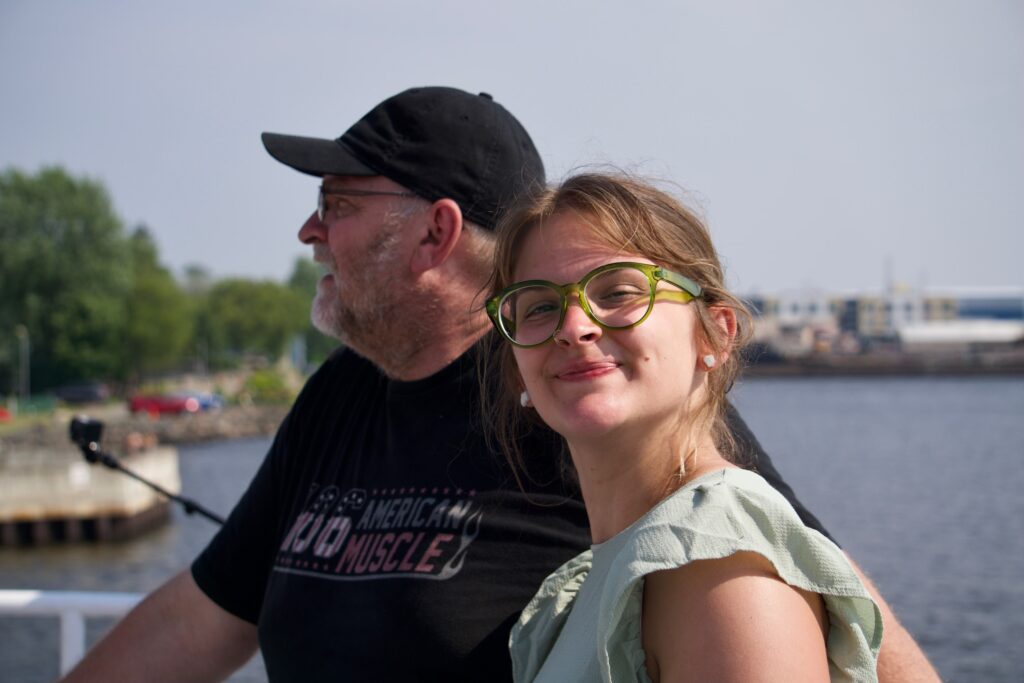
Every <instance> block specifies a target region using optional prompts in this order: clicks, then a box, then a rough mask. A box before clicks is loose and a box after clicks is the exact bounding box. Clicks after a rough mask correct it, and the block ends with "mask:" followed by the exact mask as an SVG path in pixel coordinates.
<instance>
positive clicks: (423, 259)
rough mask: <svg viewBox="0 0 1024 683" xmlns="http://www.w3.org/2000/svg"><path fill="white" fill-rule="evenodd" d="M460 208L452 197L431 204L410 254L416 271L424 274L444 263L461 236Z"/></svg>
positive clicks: (413, 270) (413, 268) (412, 266)
mask: <svg viewBox="0 0 1024 683" xmlns="http://www.w3.org/2000/svg"><path fill="white" fill-rule="evenodd" d="M462 229H463V222H462V209H460V208H459V205H458V204H456V203H455V201H453V200H451V199H438V200H437V201H436V202H434V203H433V204H431V205H430V208H429V209H428V214H427V220H426V222H425V224H423V223H421V224H420V230H421V234H420V236H419V241H418V242H417V244H416V247H415V249H414V250H413V254H412V262H411V264H410V265H411V268H412V272H413V273H415V274H417V275H418V274H420V273H425V272H427V271H428V270H431V269H433V268H437V267H438V266H440V265H441V264H443V263H444V262H445V261H446V260H447V259H448V257H449V256H450V255H451V253H452V250H454V249H455V245H456V244H458V242H459V238H460V237H461V236H462Z"/></svg>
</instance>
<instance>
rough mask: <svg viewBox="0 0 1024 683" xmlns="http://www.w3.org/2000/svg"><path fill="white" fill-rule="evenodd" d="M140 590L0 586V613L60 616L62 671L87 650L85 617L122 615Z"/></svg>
mask: <svg viewBox="0 0 1024 683" xmlns="http://www.w3.org/2000/svg"><path fill="white" fill-rule="evenodd" d="M141 599H142V595H140V594H138V593H94V592H84V591H36V590H0V614H13V615H15V616H56V617H60V672H61V674H62V675H63V674H65V673H67V672H68V671H70V670H71V667H73V666H74V665H75V663H76V662H78V660H79V659H81V658H82V655H84V654H85V619H86V617H119V616H121V615H122V614H124V613H125V612H127V611H128V610H130V609H131V608H132V607H134V606H135V604H136V603H138V602H139V600H141Z"/></svg>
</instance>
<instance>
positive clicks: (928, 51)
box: [0, 0, 1024, 293]
mask: <svg viewBox="0 0 1024 683" xmlns="http://www.w3.org/2000/svg"><path fill="white" fill-rule="evenodd" d="M415 85H452V86H456V87H461V88H464V89H466V90H470V91H486V92H489V93H492V94H493V95H494V97H495V99H497V100H498V101H499V102H501V103H502V104H504V105H505V106H506V107H508V108H509V109H510V110H511V111H512V112H513V113H514V114H516V115H517V116H518V117H519V119H520V120H521V121H522V122H523V124H524V125H525V126H526V128H527V130H529V131H530V132H531V134H532V135H533V138H534V140H535V141H536V143H537V146H538V147H539V149H540V150H541V153H542V155H543V157H544V161H545V163H546V165H547V167H548V172H549V176H550V177H551V178H558V177H561V176H562V175H563V174H564V173H566V172H567V171H568V170H570V169H572V168H573V167H577V166H580V165H585V164H593V163H612V164H615V165H618V166H623V167H626V168H629V169H631V170H636V171H640V172H642V173H645V174H648V175H654V176H658V177H660V178H665V179H669V180H672V181H674V182H676V183H678V184H680V185H682V186H683V187H685V188H686V189H687V190H688V192H689V193H690V195H689V196H690V199H691V200H692V201H693V202H695V203H696V204H697V205H698V206H699V208H700V209H701V210H702V211H703V212H704V214H705V215H706V216H707V218H708V220H709V222H710V225H711V228H712V232H713V234H714V236H715V238H716V242H717V245H718V247H719V249H720V251H721V252H722V254H723V256H724V258H725V261H726V263H727V268H728V271H729V277H730V281H731V283H732V285H733V286H734V287H736V288H737V289H740V290H741V291H744V292H751V291H760V292H765V293H769V292H778V291H781V290H788V289H794V288H803V287H813V288H820V289H825V290H830V291H837V290H844V289H851V288H860V289H867V288H878V287H880V286H881V284H882V282H883V274H884V272H885V263H886V261H887V260H888V261H889V263H890V264H891V272H892V273H893V275H894V277H895V278H896V279H897V280H899V281H904V282H906V283H909V284H911V285H920V284H927V285H930V286H946V285H951V286H973V285H982V286H992V285H996V286H998V285H1010V286H1021V285H1024V275H1022V273H1024V268H1022V266H1021V259H1022V255H1024V5H1022V4H1021V3H1020V2H1018V1H1017V0H1002V1H997V0H970V1H968V0H958V1H949V0H927V1H925V0H916V1H908V2H900V1H899V0H895V1H882V0H878V1H875V2H844V3H838V2H829V1H826V2H822V1H821V0H814V1H811V0H808V1H792V2H770V1H767V2H755V1H753V0H751V1H750V2H732V1H725V2H722V1H716V2H710V1H709V2H693V1H678V0H677V1H675V2H667V1H666V2H644V1H642V0H641V1H638V2H634V3H630V6H629V7H628V8H627V7H626V4H625V3H621V2H614V3H612V2H600V1H597V0H588V1H579V2H554V1H551V0H549V1H546V2H539V1H534V0H520V1H518V2H512V3H489V2H479V1H473V2H471V1H468V0H460V1H445V0H433V1H431V2H422V1H413V0H409V1H400V2H373V1H372V0H364V1H362V2H327V1H326V0H291V1H289V2H280V3H269V2H256V1H248V2H226V1H225V2H217V1H214V2H211V1H209V0H202V1H193V0H178V1H176V2H174V3H141V2H127V1H126V2H116V1H95V2H77V1H72V0H54V1H50V2H32V1H30V0H0V97H2V103H3V105H2V109H0V167H7V166H10V165H13V166H16V167H18V168H21V169H23V170H26V171H31V172H35V171H36V170H38V169H39V168H40V167H42V166H44V165H49V164H59V165H61V166H64V167H65V168H67V169H68V170H70V171H71V172H72V173H74V174H77V175H87V176H90V177H93V178H96V179H99V180H101V181H103V182H104V183H105V184H106V186H107V188H108V189H109V190H110V192H111V195H112V197H113V201H114V205H115V208H116V210H117V212H118V213H119V214H120V216H121V217H122V218H123V219H124V220H125V222H126V225H127V226H129V227H131V226H133V225H135V224H137V223H145V224H147V225H148V226H149V227H150V229H151V230H152V232H153V234H154V236H155V237H156V240H157V242H158V244H159V246H160V250H161V256H162V258H163V259H164V261H165V262H166V263H167V264H168V265H169V266H171V267H173V268H174V269H175V270H180V268H181V267H182V266H184V265H185V264H189V263H200V264H203V265H205V266H207V267H208V268H209V269H210V270H211V271H212V272H213V273H214V274H215V275H217V276H225V275H245V276H252V277H273V278H284V277H286V276H287V274H288V273H289V272H290V270H291V267H292V262H293V260H294V258H295V257H296V256H297V255H300V254H304V253H308V249H307V248H304V247H303V246H302V245H300V244H299V242H298V241H297V239H296V237H295V235H296V232H297V230H298V228H299V225H300V224H301V223H302V222H303V220H304V219H305V218H306V216H308V214H309V212H310V211H311V210H312V208H313V206H314V200H315V192H316V189H315V188H316V185H317V181H316V180H315V179H313V178H310V177H308V176H304V175H301V174H299V173H297V172H295V171H292V170H290V169H289V168H287V167H285V166H282V165H280V164H278V163H276V162H275V161H273V160H272V159H271V158H270V157H269V156H268V155H267V154H266V152H265V151H264V150H263V147H262V145H261V144H260V140H259V134H260V132H261V131H264V130H269V131H275V132H284V133H295V134H301V135H314V136H323V137H336V136H338V135H339V134H340V133H342V132H343V131H344V130H345V129H346V128H347V127H348V126H349V125H350V124H351V123H353V122H354V121H355V120H356V119H357V118H359V117H360V116H361V115H362V114H363V113H365V112H366V111H367V110H368V109H369V108H370V107H372V106H373V105H374V104H376V103H377V102H378V101H380V100H381V99H383V98H385V97H387V96H388V95H391V94H394V93H396V92H398V91H400V90H403V89H405V88H407V87H410V86H415ZM0 248H2V245H0Z"/></svg>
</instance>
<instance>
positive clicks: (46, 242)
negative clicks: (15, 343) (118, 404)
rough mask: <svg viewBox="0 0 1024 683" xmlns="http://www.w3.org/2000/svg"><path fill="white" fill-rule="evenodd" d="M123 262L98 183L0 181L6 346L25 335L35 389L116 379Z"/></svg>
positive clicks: (0, 311)
mask: <svg viewBox="0 0 1024 683" xmlns="http://www.w3.org/2000/svg"><path fill="white" fill-rule="evenodd" d="M127 256H128V245H127V242H126V240H125V238H124V234H123V227H122V225H121V221H120V220H119V219H118V217H117V216H116V215H115V214H114V211H113V208H112V206H111V202H110V198H109V196H108V194H107V192H106V190H105V189H104V187H103V186H102V185H101V184H100V183H99V182H96V181H93V180H89V179H85V178H74V177H72V176H71V175H69V174H68V173H67V172H66V171H64V170H63V169H60V168H46V169H43V170H41V171H40V172H39V173H38V174H36V175H29V174H26V173H23V172H21V171H19V170H16V169H8V170H6V171H4V172H3V173H2V174H0V292H2V296H0V338H7V337H8V336H10V335H12V334H13V329H14V327H15V326H16V325H18V324H23V325H25V326H26V328H27V329H28V332H29V335H30V338H31V343H32V384H33V387H34V388H35V389H41V388H47V387H52V386H54V385H58V384H62V383H65V382H70V381H74V380H79V379H87V378H108V377H112V376H117V375H118V374H119V372H120V371H121V369H122V367H123V366H122V363H121V348H122V343H121V340H122V338H123V335H124V331H125V324H126V320H127V315H126V308H125V305H124V302H125V297H126V296H127V293H128V291H129V289H130V287H131V271H130V265H129V259H128V258H127ZM8 376H9V374H8Z"/></svg>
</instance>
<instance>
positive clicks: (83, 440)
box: [70, 416, 224, 524]
mask: <svg viewBox="0 0 1024 683" xmlns="http://www.w3.org/2000/svg"><path fill="white" fill-rule="evenodd" d="M102 434H103V423H102V422H100V421H99V420H93V419H90V418H88V417H84V416H79V417H74V418H72V419H71V426H70V435H71V440H72V441H73V442H74V443H75V444H77V445H78V447H79V448H80V449H81V450H82V456H83V457H84V458H85V459H86V461H88V462H89V463H90V464H92V465H95V464H96V463H99V464H101V465H104V466H106V467H109V468H110V469H112V470H117V471H118V472H120V473H121V474H127V475H128V476H129V477H131V478H132V479H134V480H136V481H138V482H141V483H143V484H145V485H146V486H148V487H149V488H151V489H153V490H154V491H156V492H157V493H159V494H160V495H162V496H166V497H167V498H169V499H170V500H172V501H174V502H175V503H179V504H180V505H181V506H182V507H183V508H184V509H185V514H188V515H191V514H193V513H195V512H198V513H199V514H201V515H202V516H203V517H206V518H207V519H208V520H210V521H211V522H216V523H217V524H224V518H223V517H220V516H219V515H216V514H214V513H213V512H210V511H209V510H207V509H206V508H204V507H203V506H202V505H200V504H199V503H197V502H195V501H194V500H190V499H188V498H185V497H184V496H179V495H177V494H175V493H171V492H170V491H168V490H167V489H165V488H163V487H162V486H160V485H159V484H157V483H155V482H152V481H149V480H148V479H146V478H145V477H143V476H140V475H138V474H136V473H135V472H132V471H131V470H130V469H128V468H127V467H125V466H124V465H122V464H121V461H120V460H118V459H117V458H115V457H114V456H113V455H111V454H110V453H104V452H103V451H102V450H101V449H100V443H99V442H100V435H102Z"/></svg>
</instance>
